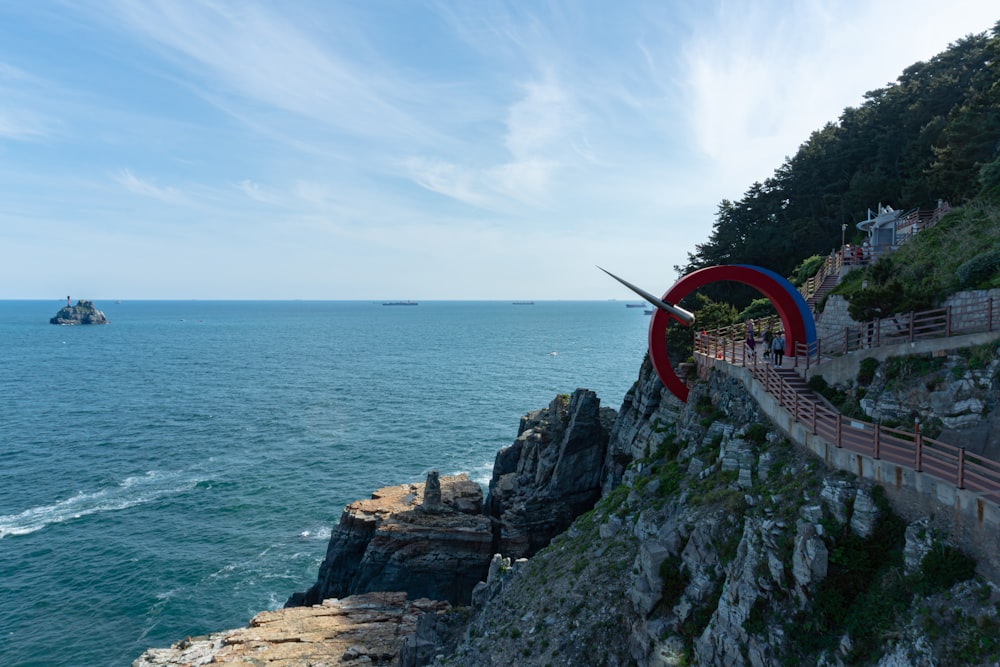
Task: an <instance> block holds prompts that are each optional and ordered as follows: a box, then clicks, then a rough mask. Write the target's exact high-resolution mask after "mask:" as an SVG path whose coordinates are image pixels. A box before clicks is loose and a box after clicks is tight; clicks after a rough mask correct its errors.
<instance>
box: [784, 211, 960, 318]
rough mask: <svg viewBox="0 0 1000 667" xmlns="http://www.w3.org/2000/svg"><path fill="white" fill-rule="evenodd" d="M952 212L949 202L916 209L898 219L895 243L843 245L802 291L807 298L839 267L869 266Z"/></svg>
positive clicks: (800, 289) (831, 254) (807, 280)
mask: <svg viewBox="0 0 1000 667" xmlns="http://www.w3.org/2000/svg"><path fill="white" fill-rule="evenodd" d="M949 211H951V205H950V204H948V202H939V203H938V207H937V208H935V209H925V210H920V209H917V208H915V209H913V210H912V211H909V212H908V213H905V214H903V215H901V216H900V217H899V218H898V219H897V220H896V233H895V239H896V241H895V243H893V244H884V245H878V246H867V247H864V246H855V247H853V248H852V247H850V246H848V245H844V246H842V247H841V248H840V249H839V250H836V251H834V252H831V253H830V255H829V256H828V257H827V258H826V259H825V260H824V261H823V265H822V266H821V267H820V268H819V270H818V271H817V272H816V275H814V276H812V277H811V278H808V279H806V281H805V282H804V283H803V284H802V285H801V286H800V287H799V294H801V295H802V298H804V299H806V300H808V299H809V298H810V297H811V296H812V295H814V294H815V293H816V291H817V290H819V288H820V285H822V284H823V281H824V279H825V278H826V277H827V276H832V275H840V270H841V269H842V268H843V267H845V266H867V265H868V264H870V263H871V262H873V261H874V260H876V259H877V258H879V257H881V256H882V255H884V254H887V253H890V252H892V251H894V250H897V249H899V247H900V246H901V245H903V244H904V243H906V242H907V241H909V240H910V239H912V238H913V237H914V235H916V234H917V233H918V232H920V231H921V230H924V229H928V228H930V227H933V226H934V225H936V224H937V223H938V221H939V220H941V218H943V217H944V216H945V214H947V213H948V212H949Z"/></svg>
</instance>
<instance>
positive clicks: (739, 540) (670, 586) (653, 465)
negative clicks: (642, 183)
mask: <svg viewBox="0 0 1000 667" xmlns="http://www.w3.org/2000/svg"><path fill="white" fill-rule="evenodd" d="M661 389H662V388H661V387H658V385H657V383H656V382H655V380H652V379H651V378H650V376H649V375H648V368H646V367H645V366H644V368H643V372H642V374H641V375H640V381H639V382H638V383H637V385H636V387H635V388H634V389H633V391H632V392H631V393H630V396H629V397H627V398H626V401H625V404H624V405H623V408H622V411H621V413H620V416H619V421H618V423H616V425H615V428H614V432H613V436H612V439H611V443H610V445H609V453H608V459H607V460H608V461H609V462H611V463H612V464H613V465H611V466H610V467H608V468H607V469H606V470H605V476H606V479H608V480H613V479H616V478H617V479H618V480H619V481H618V484H617V486H615V485H613V484H610V485H611V486H613V489H612V490H611V491H610V492H609V493H607V494H606V495H605V496H604V497H603V498H602V500H601V501H600V502H599V503H598V505H597V506H596V507H595V509H594V510H593V511H591V512H588V513H587V514H585V515H584V516H582V517H581V518H580V519H578V520H577V521H576V522H574V523H573V525H572V526H571V527H570V528H569V529H568V530H567V531H566V532H565V533H563V534H561V535H560V536H558V537H557V538H556V539H554V540H553V541H552V543H551V544H550V545H549V546H548V547H546V548H545V549H542V550H541V551H540V552H539V553H538V554H537V555H535V556H534V557H533V558H531V559H529V560H526V561H520V562H515V563H506V565H505V566H504V567H499V568H496V570H495V572H494V573H493V575H492V576H491V577H490V578H489V580H488V583H487V584H486V585H485V587H483V588H481V590H480V591H479V592H478V593H477V595H476V606H475V608H474V611H473V613H472V615H471V616H470V621H469V623H468V625H467V627H466V631H465V633H464V634H463V635H462V636H461V638H460V639H458V640H457V641H456V640H455V639H451V640H449V637H452V638H454V636H455V635H454V634H453V633H452V634H448V633H444V632H442V633H441V637H440V639H439V640H438V641H439V649H438V650H439V652H441V653H442V654H443V657H441V658H439V659H438V660H437V661H436V662H435V663H434V664H436V665H483V666H500V665H513V664H517V665H608V666H612V665H639V666H641V667H647V666H648V667H653V666H656V667H660V666H666V665H683V664H689V665H726V666H743V665H754V666H758V665H788V664H796V665H798V664H817V665H818V664H822V665H847V664H862V665H896V666H903V665H914V666H916V665H934V664H941V665H944V664H995V662H996V660H997V658H998V657H1000V621H998V614H997V608H996V605H995V604H994V603H996V602H997V600H998V599H1000V595H998V590H997V588H996V586H995V585H994V583H993V582H990V581H985V580H983V579H981V578H978V577H976V576H975V571H974V567H975V564H974V562H972V561H971V560H970V559H969V558H968V557H966V556H965V555H964V554H963V553H962V552H961V550H960V549H958V548H956V547H955V545H953V544H949V543H948V542H947V541H946V540H944V539H942V537H941V536H940V535H938V534H937V533H936V532H935V531H934V530H933V529H932V528H930V527H929V523H928V522H927V521H926V520H918V521H915V522H913V523H911V524H909V525H907V524H905V523H904V522H903V521H902V520H901V519H900V518H899V517H897V516H895V515H894V514H893V512H892V510H891V508H890V507H889V505H888V503H887V502H886V500H885V497H884V494H883V493H882V492H881V487H878V486H873V485H871V484H868V483H864V482H860V481H858V480H857V479H856V478H854V477H853V476H849V475H845V474H843V473H834V472H831V471H829V470H827V469H826V468H825V466H824V465H823V462H822V461H820V460H817V459H815V458H814V457H812V456H810V455H807V454H804V453H802V452H801V451H799V450H797V449H796V448H795V447H793V446H792V445H791V444H790V443H788V442H787V440H785V438H784V436H783V435H782V434H780V433H778V432H776V431H774V430H773V429H771V428H769V427H768V426H767V424H766V423H763V422H761V420H760V417H759V415H758V414H757V408H756V404H755V403H754V402H753V401H752V399H750V397H749V396H748V395H747V393H746V392H745V390H744V389H743V388H742V386H741V385H740V384H739V383H738V382H734V381H733V380H731V379H729V378H726V377H723V376H720V375H718V374H713V375H712V377H711V378H710V379H709V381H708V382H704V383H698V384H696V385H695V386H693V387H692V393H691V396H690V399H689V402H688V404H687V405H686V406H684V407H683V408H681V409H680V410H678V409H677V406H676V404H673V402H672V401H671V400H670V399H668V398H667V396H666V395H665V392H662V391H661ZM629 415H631V418H630V417H629ZM640 415H642V416H640ZM623 419H624V420H625V421H622V420H623ZM633 456H634V458H632V459H631V460H630V461H629V458H630V457H633ZM432 625H433V623H431V622H425V623H424V626H425V627H428V626H432ZM426 639H427V635H426V633H425V640H426Z"/></svg>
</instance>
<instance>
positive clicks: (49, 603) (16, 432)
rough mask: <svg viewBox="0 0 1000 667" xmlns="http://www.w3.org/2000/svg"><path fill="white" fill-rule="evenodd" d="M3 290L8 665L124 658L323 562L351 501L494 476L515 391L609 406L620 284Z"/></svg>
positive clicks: (631, 370)
mask: <svg viewBox="0 0 1000 667" xmlns="http://www.w3.org/2000/svg"><path fill="white" fill-rule="evenodd" d="M62 305H63V304H62V303H60V302H59V301H0V413H2V417H0V665H5V666H6V667H21V666H27V665H45V666H53V665H73V666H76V665H80V666H86V667H94V666H101V665H109V666H111V665H114V666H119V665H129V664H131V662H132V660H134V659H135V658H137V657H138V656H139V655H140V654H141V653H142V651H143V650H145V649H146V648H148V647H152V646H168V645H169V644H171V643H173V642H175V641H178V640H180V639H183V638H184V637H187V636H196V635H201V634H206V633H209V632H213V631H219V630H224V629H228V628H233V627H239V626H243V625H245V624H246V623H247V621H249V620H250V618H251V617H252V616H253V615H254V614H255V613H257V612H259V611H262V610H265V609H275V608H278V607H280V606H282V604H283V603H284V602H285V600H286V599H287V598H288V596H289V595H291V594H292V593H294V592H296V591H303V590H305V589H306V588H308V587H309V586H310V585H311V584H312V583H313V582H314V581H315V579H316V574H317V569H318V567H319V563H320V562H321V561H322V559H323V556H324V554H325V551H326V544H327V540H328V538H329V535H330V529H331V527H332V526H333V525H334V524H335V523H336V522H337V520H338V519H339V517H340V513H341V510H342V509H343V507H344V505H345V504H347V503H348V502H351V501H353V500H356V499H359V498H367V497H369V496H370V494H371V492H372V491H374V490H375V489H376V488H378V487H381V486H386V485H393V484H402V483H406V482H419V481H422V480H423V478H424V476H425V475H426V473H427V472H428V471H429V470H439V471H440V472H441V473H442V474H454V473H458V472H466V473H468V474H469V475H470V477H472V478H473V479H475V480H478V481H480V482H482V483H484V484H485V483H486V482H487V481H488V480H489V476H490V473H491V471H492V466H493V460H494V456H495V455H496V452H497V451H498V450H499V449H500V448H502V447H504V446H506V445H509V444H510V443H511V442H513V440H514V437H515V436H516V434H517V427H518V421H519V419H520V417H521V416H522V415H524V414H525V413H527V412H529V411H531V410H535V409H537V408H541V407H544V406H546V405H548V403H549V402H550V401H551V400H552V399H553V398H554V397H555V396H556V395H557V394H560V393H570V392H572V391H573V390H574V389H576V388H578V387H585V388H587V389H592V390H594V391H596V392H597V395H598V396H599V397H600V398H601V404H602V405H605V406H609V407H612V408H615V409H618V408H619V407H620V405H621V401H622V398H623V396H624V395H625V392H626V391H628V389H629V388H630V387H631V386H632V384H633V383H634V382H635V380H636V378H637V376H638V371H639V366H640V363H641V361H642V358H643V355H644V354H645V350H646V331H647V327H648V323H649V318H648V317H647V316H644V315H643V311H642V309H638V308H626V307H625V302H624V301H592V302H587V301H566V302H555V301H553V302H546V301H539V302H535V303H534V304H533V305H515V304H512V303H510V302H446V301H428V302H421V303H420V304H419V305H417V306H383V305H382V304H381V303H380V302H368V301H338V302H318V301H280V302H276V301H261V302H254V301H125V302H122V303H118V302H100V301H98V302H95V305H96V306H97V307H98V308H99V309H101V310H102V311H104V313H105V314H106V315H107V316H108V319H109V320H110V322H111V324H109V325H107V326H78V327H71V326H53V325H51V324H49V323H48V320H49V318H50V317H52V316H53V315H55V314H56V312H57V311H58V310H59V308H60V307H61V306H62Z"/></svg>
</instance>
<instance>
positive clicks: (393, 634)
mask: <svg viewBox="0 0 1000 667" xmlns="http://www.w3.org/2000/svg"><path fill="white" fill-rule="evenodd" d="M449 608H450V605H449V604H448V603H446V602H437V601H433V600H426V599H418V600H409V599H407V596H406V594H405V593H367V594H365V595H356V596H351V597H348V598H345V599H343V600H326V601H324V602H323V604H321V605H316V606H314V607H297V608H294V609H279V610H277V611H265V612H261V613H260V614H257V615H256V616H254V618H253V620H251V621H250V624H249V625H248V626H247V627H245V628H240V629H237V630H228V631H225V632H218V633H213V634H211V635H209V636H208V637H201V638H197V639H190V638H189V639H185V640H183V641H180V642H177V643H176V644H174V645H173V646H171V647H170V648H166V649H155V648H154V649H149V650H147V651H146V652H145V653H143V654H142V656H140V657H139V658H138V659H137V660H135V661H134V662H133V663H132V667H162V666H163V665H206V664H213V665H248V664H253V665H269V666H271V667H307V666H313V665H339V666H341V667H355V666H361V665H373V664H376V665H387V664H390V663H393V661H395V660H396V659H397V658H398V655H399V652H400V650H401V648H402V643H401V640H403V639H405V638H407V637H410V636H412V635H413V634H414V633H415V631H416V629H417V621H418V619H420V618H421V617H422V616H424V615H431V616H434V615H438V614H441V613H443V612H445V611H447V610H448V609H449Z"/></svg>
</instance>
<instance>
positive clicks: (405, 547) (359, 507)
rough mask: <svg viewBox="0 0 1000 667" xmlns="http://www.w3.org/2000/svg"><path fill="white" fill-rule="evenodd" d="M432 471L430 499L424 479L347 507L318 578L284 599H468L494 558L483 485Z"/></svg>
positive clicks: (455, 601)
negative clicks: (381, 594)
mask: <svg viewBox="0 0 1000 667" xmlns="http://www.w3.org/2000/svg"><path fill="white" fill-rule="evenodd" d="M431 477H433V480H432V485H431V487H432V496H433V497H432V499H431V502H430V503H425V498H424V489H425V484H402V485H399V486H390V487H385V488H382V489H379V490H377V491H376V492H375V493H373V494H372V497H371V498H370V499H368V500H358V501H355V502H353V503H351V504H349V505H348V506H347V507H345V508H344V511H343V513H342V514H341V517H340V523H339V524H338V525H337V526H335V527H334V529H333V532H332V534H331V536H330V542H329V545H328V547H327V552H326V558H325V560H324V561H323V563H322V565H320V568H319V576H318V578H317V581H316V583H315V584H313V586H312V587H311V588H310V589H309V590H308V591H306V592H305V593H295V594H294V595H292V597H291V598H289V600H288V602H287V603H286V606H289V607H295V606H302V605H313V604H318V603H320V602H321V601H322V600H325V599H327V598H341V597H346V596H348V595H356V594H359V593H368V592H372V591H404V592H406V593H407V594H409V595H410V597H414V598H420V597H426V598H431V599H435V600H448V601H450V602H452V603H453V604H468V603H469V601H470V599H471V595H472V589H473V587H474V586H475V585H476V583H477V582H479V581H480V580H482V579H483V578H484V577H485V576H486V573H487V570H488V569H489V564H490V560H491V558H492V557H493V549H492V546H493V532H492V527H491V522H490V519H489V518H488V517H487V516H485V515H484V514H483V513H482V506H483V500H482V499H483V495H482V493H483V492H482V488H481V487H480V486H479V485H478V484H477V483H475V482H473V481H471V480H470V479H469V478H468V476H466V475H464V474H463V475H457V476H443V477H438V475H437V473H436V472H435V473H433V474H432V475H431ZM434 480H436V482H437V483H436V484H435V483H434ZM425 505H426V506H425Z"/></svg>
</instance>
